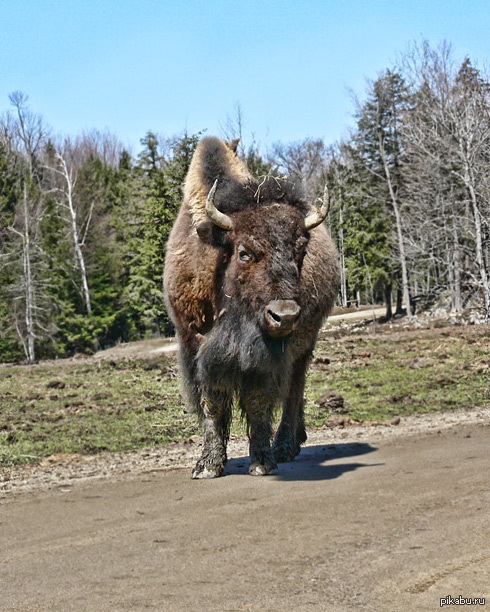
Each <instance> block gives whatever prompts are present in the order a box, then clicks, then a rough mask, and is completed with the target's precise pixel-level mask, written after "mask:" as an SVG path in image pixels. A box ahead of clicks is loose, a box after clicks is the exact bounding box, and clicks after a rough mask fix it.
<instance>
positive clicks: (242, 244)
mask: <svg viewBox="0 0 490 612" xmlns="http://www.w3.org/2000/svg"><path fill="white" fill-rule="evenodd" d="M217 184H218V181H216V182H215V183H214V185H213V187H212V189H211V190H210V192H209V195H208V198H207V202H206V212H207V215H208V218H209V221H207V222H204V223H202V224H200V225H199V227H198V228H197V231H198V234H199V236H200V237H201V239H203V240H205V241H206V242H208V243H211V244H213V245H214V246H216V247H219V248H220V258H219V263H218V269H217V273H216V283H217V287H216V294H217V295H218V299H219V304H218V309H219V312H220V316H222V315H223V314H224V313H226V312H228V311H229V310H231V311H234V312H235V314H236V313H239V314H240V316H242V317H243V316H244V315H246V318H247V320H248V321H249V322H250V321H251V320H252V319H254V320H255V322H256V324H257V325H258V327H259V328H260V330H261V332H262V333H263V334H264V335H265V336H266V337H268V338H271V339H277V338H281V339H284V338H286V337H287V336H289V335H290V334H291V333H292V332H293V331H294V330H295V329H296V328H297V327H298V325H299V324H300V321H301V296H300V275H301V268H302V265H303V259H304V257H305V253H306V248H307V245H308V240H309V232H310V231H311V230H312V229H313V228H314V227H316V226H317V225H319V224H320V223H321V222H322V221H323V220H324V218H325V217H326V215H327V211H328V194H327V192H326V191H325V194H324V199H323V202H322V205H321V208H320V209H318V210H314V211H313V212H311V211H309V210H308V208H307V207H306V206H305V204H304V202H302V201H301V200H299V199H297V198H296V199H295V198H294V197H291V193H294V192H292V191H291V189H290V188H288V189H285V185H284V183H281V182H280V181H278V180H277V179H272V178H271V177H268V179H267V180H266V181H264V182H263V183H261V185H260V186H256V185H253V186H251V185H248V186H243V185H241V186H240V187H239V189H238V191H241V193H239V194H238V196H237V195H236V194H233V193H230V192H228V193H226V192H224V193H223V194H222V195H221V198H220V205H219V207H218V206H217V204H216V203H215V196H216V190H217ZM252 187H253V189H252ZM236 191H237V188H236V186H235V192H236ZM288 196H289V197H288ZM227 198H229V199H227ZM234 198H236V199H237V200H239V202H240V204H239V205H238V206H234V204H233V201H234ZM247 200H248V202H247V205H246V206H244V205H243V202H244V201H247ZM219 208H222V209H224V210H227V212H226V213H224V212H222V210H220V209H219ZM228 211H229V212H228Z"/></svg>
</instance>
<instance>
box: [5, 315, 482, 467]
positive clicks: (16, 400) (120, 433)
mask: <svg viewBox="0 0 490 612" xmlns="http://www.w3.org/2000/svg"><path fill="white" fill-rule="evenodd" d="M328 361H329V363H327V362H328ZM326 390H331V391H333V392H335V393H337V394H339V395H341V396H342V397H343V398H344V408H343V410H344V412H343V414H346V415H347V416H350V417H353V418H357V419H361V420H372V419H381V420H383V419H389V418H393V417H394V416H402V417H403V416H406V415H409V414H417V413H425V412H432V411H440V410H447V409H458V408H468V409H469V408H473V407H475V406H480V405H489V404H490V329H489V327H488V326H478V327H453V328H446V329H433V330H413V331H409V332H407V331H404V332H390V333H381V334H379V335H377V336H368V335H362V336H356V337H344V338H340V339H338V338H335V337H328V335H324V336H323V339H322V340H320V341H319V342H318V344H317V348H316V351H315V360H314V361H313V363H312V367H311V369H310V374H309V377H308V382H307V387H306V424H307V426H309V427H319V426H321V425H323V424H324V422H325V420H326V419H328V418H329V417H331V416H333V415H335V414H336V413H335V412H334V411H332V410H329V409H328V408H324V407H321V406H320V405H319V403H318V400H319V399H320V397H321V396H322V395H323V394H324V393H325V391H326ZM183 409H184V401H183V399H182V397H181V395H180V391H179V379H178V376H177V366H176V360H175V359H174V358H170V357H163V358H159V359H158V360H153V361H148V360H137V359H136V360H128V359H127V358H125V359H120V360H118V361H96V360H94V359H88V360H84V361H80V362H78V361H76V360H63V361H60V362H47V363H42V364H39V365H35V366H2V367H0V465H3V466H9V465H14V464H19V463H28V462H32V461H36V460H39V459H42V458H44V457H47V456H49V455H52V454H56V453H82V454H93V453H99V452H102V451H124V450H131V449H137V448H142V447H152V446H160V445H165V444H168V443H170V442H173V441H179V440H184V439H186V438H188V437H189V436H191V435H194V434H198V433H199V426H198V423H197V418H196V416H195V415H193V414H185V413H184V410H183ZM232 431H233V432H234V433H244V431H245V428H244V424H243V422H242V420H241V418H240V416H239V415H236V416H235V419H234V422H233V427H232Z"/></svg>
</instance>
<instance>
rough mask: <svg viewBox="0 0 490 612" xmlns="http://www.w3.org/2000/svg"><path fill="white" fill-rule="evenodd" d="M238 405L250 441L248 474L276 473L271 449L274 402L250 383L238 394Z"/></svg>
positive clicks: (263, 474)
mask: <svg viewBox="0 0 490 612" xmlns="http://www.w3.org/2000/svg"><path fill="white" fill-rule="evenodd" d="M240 404H241V408H242V410H243V411H244V412H245V414H246V417H247V424H248V431H249V440H250V466H249V468H248V472H249V474H251V475H252V476H265V475H266V474H273V473H276V471H277V463H276V460H275V459H274V455H273V454H272V449H271V438H272V414H273V411H274V405H275V400H274V399H273V398H271V397H270V396H269V395H268V394H267V393H264V391H263V390H261V385H257V386H256V383H255V382H252V381H250V383H249V384H245V385H244V387H243V389H242V391H241V394H240Z"/></svg>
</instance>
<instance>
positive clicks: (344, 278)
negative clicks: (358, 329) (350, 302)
mask: <svg viewBox="0 0 490 612" xmlns="http://www.w3.org/2000/svg"><path fill="white" fill-rule="evenodd" d="M339 243H340V244H339V247H340V249H339V250H340V295H341V299H342V306H343V307H344V308H345V307H346V306H347V276H346V274H345V255H344V219H343V208H342V199H341V200H340V207H339Z"/></svg>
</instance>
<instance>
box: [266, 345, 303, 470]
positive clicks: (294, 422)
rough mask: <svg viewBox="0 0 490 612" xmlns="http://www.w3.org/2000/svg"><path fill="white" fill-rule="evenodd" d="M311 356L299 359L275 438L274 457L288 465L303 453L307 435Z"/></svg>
mask: <svg viewBox="0 0 490 612" xmlns="http://www.w3.org/2000/svg"><path fill="white" fill-rule="evenodd" d="M308 360H309V355H308V356H305V357H303V358H301V359H298V360H297V361H296V363H295V364H294V367H293V373H292V376H291V383H290V390H289V394H288V396H287V398H286V400H285V402H284V406H283V413H282V419H281V423H280V425H279V428H278V430H277V432H276V435H275V438H274V446H273V451H274V457H275V459H276V461H277V462H278V463H286V462H287V461H293V459H294V458H295V457H296V456H297V455H299V453H300V452H301V445H302V444H303V443H304V442H306V439H307V435H306V429H305V421H304V398H303V394H304V387H305V378H306V368H307V366H308Z"/></svg>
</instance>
